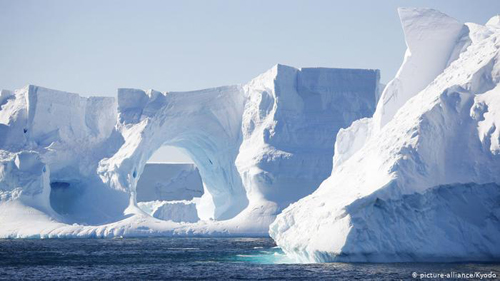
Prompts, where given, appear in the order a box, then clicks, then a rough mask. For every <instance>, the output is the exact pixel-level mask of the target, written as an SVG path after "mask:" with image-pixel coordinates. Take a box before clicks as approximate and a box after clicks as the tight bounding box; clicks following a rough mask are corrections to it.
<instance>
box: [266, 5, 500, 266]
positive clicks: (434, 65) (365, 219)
mask: <svg viewBox="0 0 500 281" xmlns="http://www.w3.org/2000/svg"><path fill="white" fill-rule="evenodd" d="M400 15H401V20H402V24H403V27H404V30H405V36H406V40H407V44H408V48H409V51H408V52H407V54H408V56H407V57H406V58H405V61H404V62H403V64H402V66H401V70H400V72H399V73H398V74H397V76H396V78H395V79H394V80H393V82H391V83H389V84H388V85H387V87H386V90H385V91H384V94H383V95H382V97H381V100H380V101H379V103H378V106H377V110H376V112H375V114H374V118H372V119H362V120H358V121H356V122H354V123H353V125H352V126H351V127H349V128H348V129H345V130H341V131H340V132H339V134H338V136H337V143H336V145H335V147H336V149H337V150H336V154H335V160H334V163H335V167H334V168H333V171H332V175H331V176H330V177H329V178H328V179H327V180H325V181H324V182H323V183H322V184H321V186H320V187H319V188H318V189H317V190H316V191H315V192H314V193H313V194H311V195H309V196H307V197H305V198H303V199H301V200H299V201H298V202H296V203H294V204H292V205H291V206H290V207H289V208H287V209H285V210H284V211H283V212H282V213H281V214H280V215H278V217H277V219H276V221H275V222H274V223H273V224H272V225H271V226H270V234H271V236H272V237H273V238H274V239H275V241H276V242H277V244H278V245H279V246H280V247H282V248H283V249H284V251H285V252H286V253H287V254H288V255H290V256H293V257H295V258H297V259H298V260H300V261H308V262H315V261H377V262H382V261H383V262H394V261H464V260H467V261H470V260H477V261H491V260H498V259H499V258H500V239H499V237H500V227H499V224H498V214H499V210H500V205H499V201H498V200H496V199H492V198H498V194H499V192H500V173H498V171H500V157H499V154H498V143H499V141H498V140H499V134H498V130H497V128H498V127H497V124H498V123H499V122H500V119H498V118H499V115H498V111H499V110H500V107H499V103H498V98H497V97H498V94H499V92H498V83H499V81H500V71H499V69H500V64H499V63H498V62H499V61H500V60H499V59H498V58H499V56H500V54H499V53H500V52H499V48H500V46H499V45H498V42H499V40H500V33H499V31H498V29H497V28H496V27H491V26H489V25H487V26H478V25H475V24H466V25H461V24H459V23H457V22H456V21H455V20H453V19H450V18H449V17H448V16H446V15H443V14H441V13H439V12H436V11H433V10H428V9H403V10H400ZM493 22H494V21H493ZM464 26H465V27H466V28H465V29H464ZM447 30H449V32H447ZM436 34H437V35H438V37H437V38H434V36H435V35H436ZM457 35H458V37H457ZM428 39H432V40H429V41H428ZM424 42H425V44H427V46H418V47H417V48H414V47H413V46H415V44H424ZM435 44H437V45H436V46H435ZM434 48H435V50H436V51H435V52H434V51H432V50H434ZM422 50H426V51H425V54H423V57H421V58H422V59H421V60H418V61H415V62H412V64H413V65H412V67H411V68H410V69H411V71H415V75H413V77H410V76H408V77H405V78H404V79H403V77H404V76H406V74H404V73H407V71H410V69H408V70H407V69H406V68H407V67H409V66H410V64H409V62H410V61H412V60H413V58H412V57H417V56H420V55H419V52H421V51H422ZM450 50H452V51H451V52H449V51H450ZM431 57H432V58H433V59H429V58H431ZM424 69H426V70H429V72H426V71H423V70H424ZM431 74H432V75H431ZM424 78H425V79H424ZM402 79H403V80H407V82H408V83H417V82H418V87H417V84H411V85H413V86H406V85H410V84H407V82H405V81H403V80H402ZM394 81H396V82H394ZM394 83H399V84H398V85H396V84H394ZM408 89H410V90H411V91H408ZM391 91H393V92H391ZM391 93H393V94H391ZM409 93H412V94H411V95H410V94H409ZM401 97H403V98H402V99H401ZM388 109H391V110H390V111H388ZM389 112H391V113H390V114H388V113H389ZM381 117H382V118H381ZM381 121H382V123H381ZM311 229H314V231H310V230H311Z"/></svg>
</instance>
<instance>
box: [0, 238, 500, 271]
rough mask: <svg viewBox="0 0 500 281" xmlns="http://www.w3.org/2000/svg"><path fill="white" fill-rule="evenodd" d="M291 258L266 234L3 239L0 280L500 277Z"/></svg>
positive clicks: (431, 267) (457, 267)
mask: <svg viewBox="0 0 500 281" xmlns="http://www.w3.org/2000/svg"><path fill="white" fill-rule="evenodd" d="M289 262H290V261H289V260H288V259H287V258H286V257H285V256H284V255H283V253H282V252H281V251H280V250H279V249H278V248H276V247H275V244H274V243H273V241H272V240H271V239H268V238H138V239H131V238H125V239H44V240H0V280H17V279H24V280H72V279H75V280H165V279H173V280H197V279H201V280H412V279H413V277H412V273H414V272H416V273H418V274H421V273H450V272H458V273H463V272H467V273H475V272H480V273H483V274H484V273H490V272H493V273H495V274H496V276H499V277H500V264H436V263H433V264H425V263H399V264H362V263H329V264H291V263H289ZM417 279H418V278H417ZM497 279H498V278H497ZM448 280H451V279H448ZM483 280H487V279H483Z"/></svg>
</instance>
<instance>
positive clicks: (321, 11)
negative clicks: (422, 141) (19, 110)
mask: <svg viewBox="0 0 500 281" xmlns="http://www.w3.org/2000/svg"><path fill="white" fill-rule="evenodd" d="M401 6H402V7H431V8H435V9H438V10H440V11H442V12H444V13H447V14H448V15H450V16H453V17H455V18H456V19H458V20H460V21H463V22H467V21H468V22H476V23H485V22H486V21H487V20H488V19H489V18H490V17H491V16H493V15H495V14H498V13H500V0H468V1H464V0H440V1H437V0H433V1H412V0H380V1H374V0H344V1H333V0H332V1H316V0H309V1H305V0H304V1H293V0H292V1H290V0H288V1H285V0H283V1H273V0H265V1H264V0H262V1H261V0H257V1H250V0H233V1H229V0H227V1H202V0H200V1H189V0H184V1H180V0H178V1H159V0H158V1H149V0H146V1H128V0H116V1H111V0H103V1H101V0H100V1H94V0H87V1H62V0H61V1H45V0H32V1H24V0H18V1H15V0H10V1H7V0H0V88H3V89H17V88H21V87H23V86H24V85H26V84H35V85H39V86H44V87H48V88H53V89H58V90H64V91H69V92H76V93H80V94H82V95H86V96H88V95H106V96H114V95H115V94H116V89H117V88H119V87H122V88H125V87H131V88H142V89H150V88H153V89H157V90H160V91H174V90H175V91H184V90H195V89H201V88H208V87H215V86H221V85H228V84H239V83H245V82H247V81H249V80H250V79H252V78H253V77H255V76H257V75H258V74H260V73H262V72H264V71H266V70H267V69H269V68H271V67H272V66H273V65H275V64H276V63H281V64H287V65H291V66H295V67H307V66H322V67H348V68H378V69H380V70H381V72H382V82H387V81H388V80H390V79H391V78H392V76H394V74H395V73H396V71H397V69H398V67H399V65H400V64H401V60H402V58H403V55H404V50H405V43H404V39H403V34H402V31H401V27H400V24H399V19H398V16H397V12H396V8H397V7H401ZM176 159H177V158H176ZM157 160H159V159H157Z"/></svg>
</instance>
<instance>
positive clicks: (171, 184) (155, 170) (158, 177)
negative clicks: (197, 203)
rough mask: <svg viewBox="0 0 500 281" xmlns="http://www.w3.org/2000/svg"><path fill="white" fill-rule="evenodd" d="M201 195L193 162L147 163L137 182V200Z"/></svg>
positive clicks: (200, 181) (198, 174)
mask: <svg viewBox="0 0 500 281" xmlns="http://www.w3.org/2000/svg"><path fill="white" fill-rule="evenodd" d="M202 195H203V182H202V180H201V176H200V173H199V172H198V168H196V166H195V165H194V164H184V163H147V164H146V166H144V171H143V172H142V175H141V177H140V178H139V181H138V182H137V194H136V199H137V202H148V201H156V200H159V201H176V200H192V199H193V198H195V197H201V196H202Z"/></svg>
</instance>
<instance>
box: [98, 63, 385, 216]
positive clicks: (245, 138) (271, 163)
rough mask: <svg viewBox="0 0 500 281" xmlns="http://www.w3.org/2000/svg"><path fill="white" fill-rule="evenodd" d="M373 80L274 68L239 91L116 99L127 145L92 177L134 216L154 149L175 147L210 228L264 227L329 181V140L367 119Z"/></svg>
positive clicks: (124, 94)
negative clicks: (206, 205)
mask: <svg viewBox="0 0 500 281" xmlns="http://www.w3.org/2000/svg"><path fill="white" fill-rule="evenodd" d="M378 79H379V73H378V71H376V70H354V69H326V68H324V69H323V68H305V69H296V68H293V67H288V66H282V65H277V66H275V67H273V68H272V69H270V70H269V71H267V72H266V73H264V74H262V75H260V76H259V77H257V78H255V79H254V80H252V81H251V82H250V83H248V84H246V85H243V86H226V87H219V88H213V89H207V90H200V91H193V92H170V93H160V92H156V91H153V90H149V91H143V90H136V89H119V91H118V125H117V127H118V130H119V131H120V132H121V133H122V135H123V136H124V139H125V143H124V144H123V145H122V147H121V148H120V149H119V150H118V152H117V153H116V154H115V155H113V157H111V158H109V159H104V160H103V161H101V163H100V167H99V174H100V176H101V178H102V179H103V180H104V182H106V183H108V184H109V185H110V186H111V187H113V188H115V189H118V190H124V191H127V190H128V191H130V193H131V194H132V196H131V209H129V211H131V212H133V211H134V210H136V209H135V208H133V206H134V204H135V199H134V194H135V188H136V184H137V180H138V178H139V177H140V175H141V173H142V171H143V169H144V165H145V163H146V162H147V160H148V159H149V158H150V157H151V155H152V154H153V153H154V152H155V151H156V150H157V149H158V148H160V147H161V146H162V145H169V146H176V147H180V148H182V149H184V150H185V151H186V152H187V153H188V154H189V156H190V157H191V158H192V159H193V161H194V162H195V164H196V165H197V166H198V168H199V171H200V174H201V176H202V178H203V182H204V185H205V187H206V190H207V191H208V193H209V194H210V195H211V197H212V198H213V204H214V207H215V213H214V218H215V219H217V220H225V219H230V218H234V217H235V216H236V215H238V214H241V213H242V211H243V210H247V212H246V216H251V215H250V213H253V215H254V216H256V217H262V216H263V213H265V216H270V218H269V220H270V221H272V218H271V217H273V216H274V215H275V214H277V213H278V212H279V210H281V209H282V208H284V207H286V206H288V205H289V204H290V203H293V202H295V201H297V200H298V199H300V198H301V197H303V196H305V195H308V194H310V193H311V192H312V191H314V190H315V189H316V188H317V186H318V185H319V184H320V183H321V181H323V180H324V179H325V178H326V177H328V176H329V174H330V171H331V168H332V156H333V143H334V142H335V137H336V134H337V132H338V131H339V130H340V129H341V128H344V127H347V126H348V125H349V124H350V123H351V122H352V121H354V120H356V119H359V118H363V117H368V116H371V114H372V113H373V111H374V107H375V99H376V96H377V94H378ZM268 210H272V211H270V213H268V212H267V211H268ZM256 214H258V215H256Z"/></svg>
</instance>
